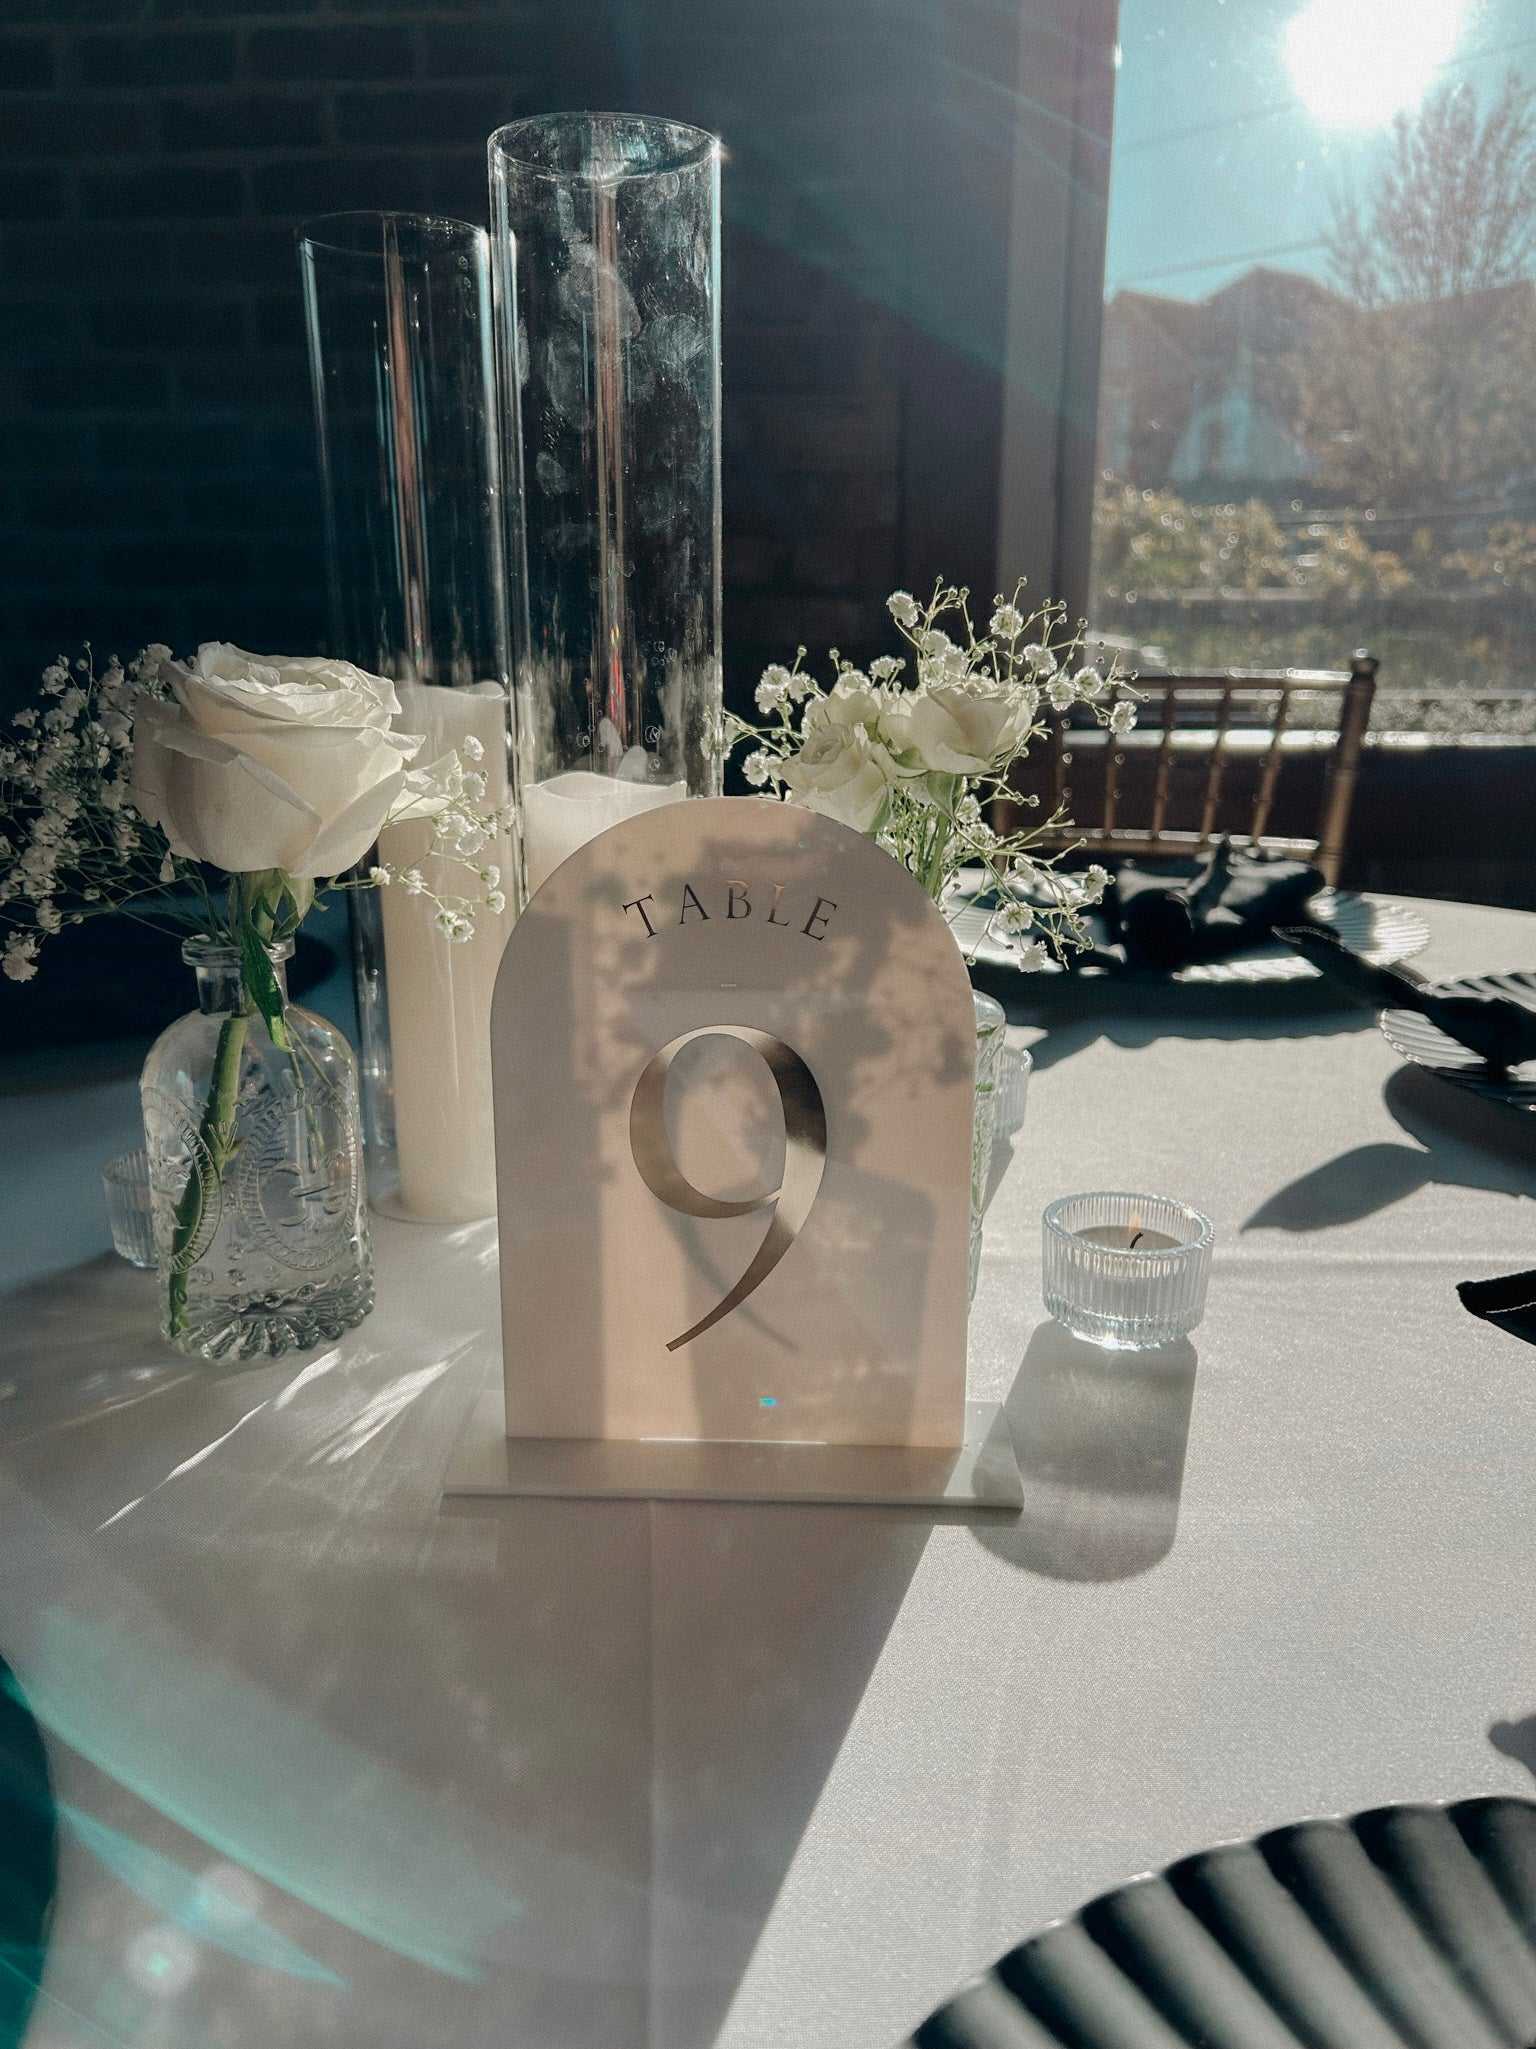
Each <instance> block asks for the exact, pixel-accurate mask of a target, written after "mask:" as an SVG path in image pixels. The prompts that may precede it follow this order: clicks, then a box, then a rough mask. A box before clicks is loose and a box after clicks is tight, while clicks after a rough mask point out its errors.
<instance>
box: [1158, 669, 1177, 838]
mask: <svg viewBox="0 0 1536 2049" xmlns="http://www.w3.org/2000/svg"><path fill="white" fill-rule="evenodd" d="M1178 716H1179V693H1178V689H1177V686H1176V685H1173V684H1170V685H1169V687H1168V690H1167V692H1166V693H1165V695H1164V697H1163V737H1162V739H1161V740H1160V741H1159V742H1158V748H1157V781H1156V783H1155V784H1154V785H1153V789H1152V838H1153V840H1154V842H1155V841H1157V840H1160V839H1161V838H1162V836H1163V827H1164V826H1165V825H1166V824H1167V823H1168V778H1169V776H1170V774H1171V773H1172V771H1173V729H1174V727H1175V725H1176V724H1177V723H1178Z"/></svg>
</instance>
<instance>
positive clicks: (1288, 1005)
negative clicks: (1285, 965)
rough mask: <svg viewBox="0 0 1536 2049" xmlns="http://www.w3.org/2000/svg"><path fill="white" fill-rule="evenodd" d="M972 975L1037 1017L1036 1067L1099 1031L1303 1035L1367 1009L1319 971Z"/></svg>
mask: <svg viewBox="0 0 1536 2049" xmlns="http://www.w3.org/2000/svg"><path fill="white" fill-rule="evenodd" d="M971 978H972V980H973V981H974V983H975V984H976V987H977V988H979V989H985V990H986V992H987V993H988V995H990V996H995V997H996V998H997V1000H998V1002H999V1003H1001V1004H1002V1006H1003V1008H1004V1009H1005V1010H1006V1011H1007V1013H1008V1022H1009V1023H1010V1024H1014V1025H1025V1026H1035V1027H1038V1028H1040V1029H1041V1030H1042V1031H1043V1032H1044V1037H1043V1038H1039V1039H1035V1040H1033V1041H1032V1042H1031V1045H1030V1052H1031V1053H1032V1054H1033V1055H1034V1061H1035V1068H1036V1071H1037V1072H1044V1070H1045V1069H1046V1068H1049V1067H1056V1066H1058V1065H1059V1064H1060V1063H1061V1062H1062V1061H1064V1060H1069V1059H1070V1058H1071V1057H1072V1055H1073V1054H1074V1053H1081V1052H1082V1051H1083V1050H1084V1049H1085V1048H1086V1047H1088V1046H1091V1045H1093V1044H1094V1043H1095V1042H1096V1041H1097V1040H1099V1039H1107V1040H1108V1041H1109V1042H1110V1043H1111V1044H1112V1045H1115V1046H1124V1047H1128V1048H1136V1047H1140V1046H1150V1045H1152V1044H1153V1043H1154V1042H1155V1041H1156V1040H1158V1039H1234V1040H1238V1039H1306V1038H1324V1037H1336V1036H1338V1035H1339V1034H1341V1033H1347V1032H1360V1031H1368V1030H1370V1029H1371V1026H1372V1019H1371V1015H1370V1012H1369V1011H1367V1010H1364V1009H1362V1008H1360V1007H1359V1006H1358V1005H1355V1004H1346V1003H1341V1002H1340V1000H1339V997H1338V996H1337V994H1335V993H1334V992H1332V991H1330V990H1329V988H1328V987H1327V985H1326V984H1325V983H1324V982H1323V981H1322V980H1321V979H1317V980H1309V981H1297V982H1255V983H1231V984H1227V983H1199V982H1170V981H1168V980H1166V979H1164V978H1162V977H1159V976H1149V975H1137V976H1116V975H1094V976H1082V975H1029V976H1022V975H1010V974H1007V973H1005V972H996V971H990V970H988V969H987V968H986V967H985V966H981V967H975V968H973V969H972V971H971Z"/></svg>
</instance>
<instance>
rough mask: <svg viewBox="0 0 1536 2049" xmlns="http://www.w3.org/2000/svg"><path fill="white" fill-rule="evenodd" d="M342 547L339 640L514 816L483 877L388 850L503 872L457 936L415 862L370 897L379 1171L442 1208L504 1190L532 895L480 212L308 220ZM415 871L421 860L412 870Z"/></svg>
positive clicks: (318, 401) (445, 871) (317, 385)
mask: <svg viewBox="0 0 1536 2049" xmlns="http://www.w3.org/2000/svg"><path fill="white" fill-rule="evenodd" d="M299 266H300V271H301V274H302V278H303V286H304V309H305V317H306V323H307V329H308V336H309V361H310V372H311V378H312V381H313V386H314V398H315V424H316V431H317V433H318V436H319V443H320V467H321V475H322V480H323V485H324V498H325V526H326V541H327V552H328V558H329V568H330V614H331V641H332V648H331V651H332V652H333V653H335V654H338V655H341V656H343V657H345V658H346V659H347V660H349V661H354V662H357V663H359V664H360V665H361V666H362V667H364V668H367V669H371V670H373V671H375V672H376V673H378V674H381V675H385V676H389V677H391V678H393V680H394V682H395V686H396V690H397V693H398V695H399V698H400V705H401V712H400V717H399V719H398V721H397V724H398V725H399V726H400V728H401V729H402V730H403V731H406V732H411V733H419V734H422V735H423V736H424V739H425V744H424V746H423V747H422V749H421V752H420V754H419V756H418V757H417V758H418V760H419V761H421V762H423V763H426V762H430V761H433V760H435V759H437V757H438V756H440V755H442V754H444V753H446V752H448V750H449V749H453V750H455V751H457V752H458V754H459V756H460V758H461V760H462V761H463V762H464V764H465V766H466V768H468V767H470V766H471V764H472V765H473V770H474V772H476V773H478V774H480V775H483V776H484V777H485V779H486V786H487V787H486V793H485V804H486V806H487V807H489V808H495V809H498V810H499V811H501V813H502V814H503V816H502V824H501V829H499V830H498V832H497V833H496V834H495V835H494V836H493V838H492V839H491V840H490V841H489V842H488V843H487V844H486V845H485V846H484V847H483V848H482V849H480V850H479V851H478V852H476V853H475V855H474V860H475V862H476V863H477V864H479V865H482V866H483V867H484V868H485V869H491V868H496V869H499V870H500V875H499V877H498V878H497V879H496V880H495V881H492V880H491V879H490V878H489V877H487V878H485V879H484V880H483V881H482V882H481V883H478V884H477V882H476V879H475V878H474V877H473V876H469V875H466V872H465V870H464V868H463V866H462V865H461V864H459V863H457V862H450V861H447V860H445V859H442V858H439V857H434V856H433V855H432V854H431V853H430V851H429V849H430V844H431V829H430V827H429V826H427V825H423V824H415V825H400V826H394V827H391V828H390V829H389V830H388V831H387V832H386V833H385V834H384V835H383V837H382V838H381V840H380V842H379V847H378V852H377V855H376V857H375V858H376V859H377V860H379V861H380V862H382V863H384V864H386V865H387V866H388V867H389V868H391V869H392V870H393V871H394V872H395V873H396V874H397V875H399V874H402V873H407V874H408V873H409V872H410V871H412V870H417V871H420V874H421V877H422V880H423V882H424V884H425V886H426V887H427V888H429V889H431V890H433V891H434V892H436V893H438V894H440V895H461V896H462V895H467V894H471V893H483V892H484V891H485V890H489V889H492V888H499V889H500V890H501V891H502V892H504V894H505V896H506V900H507V908H506V910H505V911H503V912H501V913H500V914H496V913H492V912H489V911H481V912H480V914H479V917H478V921H477V929H476V932H475V936H474V938H473V939H472V940H470V941H469V942H468V943H460V944H449V943H448V941H447V940H445V939H444V938H443V937H441V936H440V935H439V933H438V932H437V931H436V930H435V929H434V927H433V924H432V920H431V919H430V918H429V917H427V916H425V915H423V906H422V904H421V903H420V902H412V901H410V899H409V897H408V896H406V895H405V894H404V893H403V891H402V888H401V885H400V884H399V883H398V882H396V883H393V884H391V885H389V886H388V887H386V888H384V889H382V890H379V891H377V892H366V893H363V894H359V895H357V896H355V897H354V898H353V905H354V920H353V953H354V965H355V970H356V976H355V979H356V985H357V993H358V1011H359V1029H360V1035H361V1038H362V1042H363V1074H364V1128H365V1131H366V1133H367V1138H368V1145H369V1164H368V1178H369V1185H370V1189H371V1190H373V1191H374V1194H375V1199H376V1200H378V1197H379V1195H380V1194H381V1193H382V1194H383V1197H384V1201H383V1206H384V1207H385V1208H389V1209H393V1210H396V1211H398V1212H402V1213H404V1214H406V1215H409V1216H413V1217H419V1218H422V1219H424V1220H428V1221H433V1222H462V1221H466V1220H468V1219H470V1218H474V1217H480V1216H487V1215H489V1214H491V1213H492V1212H493V1211H494V1209H495V1207H496V1181H495V1154H494V1147H493V1140H492V1135H491V1130H492V1127H491V1075H490V1050H489V1048H490V1038H489V1034H490V1001H491V989H492V985H493V982H494V979H495V974H496V968H497V965H498V963H499V961H500V959H501V952H502V948H503V946H504V945H505V942H506V937H507V932H508V930H509V928H510V923H511V919H512V916H513V915H514V913H515V911H516V908H517V906H518V905H519V904H520V902H521V868H520V854H519V850H518V846H517V841H516V837H515V832H514V830H513V828H512V820H513V814H514V809H515V799H516V781H515V763H514V757H513V748H512V703H511V687H510V686H511V675H512V667H513V660H514V656H515V649H516V645H517V639H518V635H519V633H520V631H521V630H524V628H523V620H522V617H521V610H522V606H523V595H522V560H521V525H520V516H521V508H520V506H519V505H518V504H517V502H516V500H515V497H514V500H513V502H512V503H511V504H510V505H507V504H506V503H505V502H504V496H503V490H502V476H501V447H500V435H499V430H498V426H497V421H496V405H495V358H494V343H493V321H492V286H491V271H490V242H489V238H488V236H487V235H486V233H485V230H484V229H483V228H477V227H472V226H470V225H469V224H468V223H466V222H463V221H450V220H434V219H428V218H425V217H422V216H418V215H410V214H388V213H383V214H381V213H357V214H335V215H331V216H329V217H328V218H326V219H323V220H316V221H311V222H309V223H308V224H307V225H306V226H305V227H304V228H302V229H301V230H300V234H299ZM411 879H412V883H413V885H414V876H412V878H411Z"/></svg>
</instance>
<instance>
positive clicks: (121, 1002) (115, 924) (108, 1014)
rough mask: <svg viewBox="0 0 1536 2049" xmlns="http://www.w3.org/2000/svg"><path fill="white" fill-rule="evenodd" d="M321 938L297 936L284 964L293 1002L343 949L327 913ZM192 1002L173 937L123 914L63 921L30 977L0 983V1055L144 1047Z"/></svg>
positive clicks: (335, 921) (335, 917)
mask: <svg viewBox="0 0 1536 2049" xmlns="http://www.w3.org/2000/svg"><path fill="white" fill-rule="evenodd" d="M329 928H330V929H327V931H326V932H325V936H324V938H320V937H318V936H316V935H314V934H312V933H309V932H301V933H300V934H299V938H298V943H297V946H296V947H295V950H294V956H293V960H292V963H291V965H290V968H289V974H288V987H289V991H290V993H291V994H292V995H293V996H295V997H297V998H298V999H299V1000H300V1001H301V1002H302V1001H303V999H304V996H305V994H306V993H307V992H308V991H310V990H313V989H315V988H317V987H318V986H319V984H320V983H321V982H323V981H324V980H325V979H326V977H327V976H328V975H329V974H330V973H331V972H332V970H333V969H334V967H335V966H336V963H337V961H338V960H340V959H341V958H342V957H343V956H344V955H345V953H346V948H347V920H346V914H345V912H343V911H339V910H333V911H332V912H331V913H330V914H329ZM195 1002H196V990H195V988H194V986H193V980H192V970H191V969H190V968H189V967H187V966H186V965H185V963H184V962H183V960H182V958H181V942H180V940H179V939H174V938H172V937H171V936H170V935H169V934H168V933H165V932H158V931H146V929H145V928H144V926H142V925H135V924H134V923H133V921H132V920H131V919H129V918H93V919H91V920H90V921H89V922H88V923H86V924H84V925H66V926H65V928H64V930H63V931H62V932H59V933H57V934H55V936H54V937H53V938H52V939H50V940H49V941H48V942H47V944H46V946H45V947H44V948H43V952H42V957H41V959H40V960H39V962H38V970H37V974H36V976H35V977H34V979H33V980H32V981H30V982H21V983H14V982H0V1053H19V1052H21V1051H23V1050H31V1049H33V1048H36V1047H46V1046H95V1045H101V1044H104V1043H105V1042H107V1041H109V1040H112V1039H131V1040H137V1041H139V1042H141V1043H142V1044H143V1045H144V1046H145V1047H147V1046H148V1044H149V1042H150V1040H151V1039H153V1038H155V1037H157V1036H158V1035H159V1033H161V1032H163V1031H164V1030H165V1027H166V1026H167V1025H168V1024H174V1023H175V1021H176V1019H177V1018H178V1017H180V1016H182V1015H183V1013H184V1012H186V1011H188V1010H191V1009H192V1008H193V1007H194V1005H195Z"/></svg>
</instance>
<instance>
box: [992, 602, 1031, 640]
mask: <svg viewBox="0 0 1536 2049" xmlns="http://www.w3.org/2000/svg"><path fill="white" fill-rule="evenodd" d="M987 631H988V633H993V634H996V636H997V638H998V639H999V640H1017V639H1018V637H1019V635H1020V634H1021V633H1022V632H1023V631H1024V614H1023V613H1022V612H1021V611H1020V610H1019V608H1018V606H1017V605H999V606H998V608H997V610H996V611H995V612H994V613H993V614H992V617H991V619H990V620H989V621H988V622H987Z"/></svg>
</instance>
